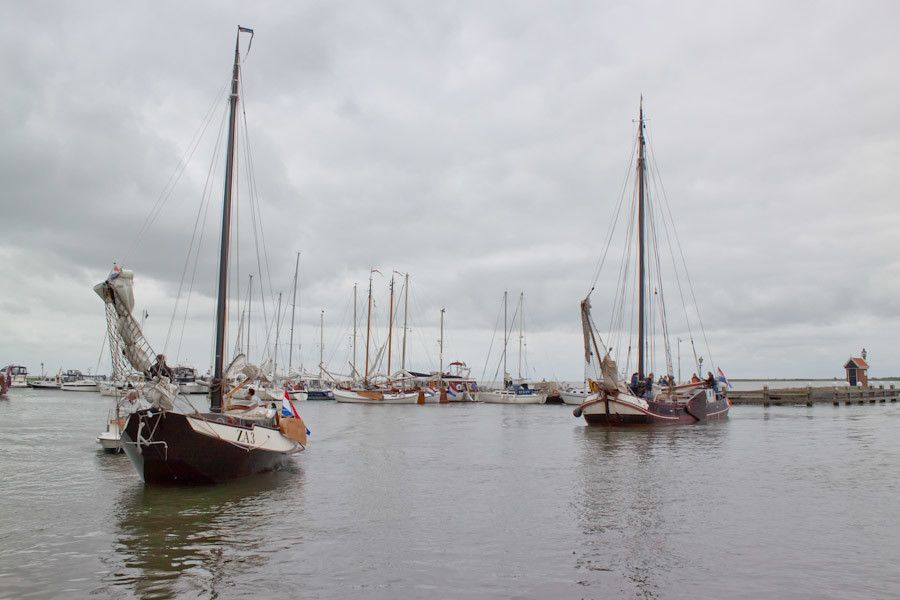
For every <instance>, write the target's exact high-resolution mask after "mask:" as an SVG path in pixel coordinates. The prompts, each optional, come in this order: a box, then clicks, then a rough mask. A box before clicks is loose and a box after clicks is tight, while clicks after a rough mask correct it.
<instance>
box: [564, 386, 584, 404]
mask: <svg viewBox="0 0 900 600" xmlns="http://www.w3.org/2000/svg"><path fill="white" fill-rule="evenodd" d="M588 395H589V394H588V393H587V392H586V391H584V390H566V391H565V392H560V393H559V397H560V398H562V401H563V403H564V404H569V405H572V406H578V405H579V404H581V403H582V402H584V401H585V400H587V397H588Z"/></svg>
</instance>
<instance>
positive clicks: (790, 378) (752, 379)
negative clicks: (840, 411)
mask: <svg viewBox="0 0 900 600" xmlns="http://www.w3.org/2000/svg"><path fill="white" fill-rule="evenodd" d="M896 379H900V375H898V376H890V377H869V381H893V380H896ZM729 381H846V380H845V379H843V378H841V379H838V378H837V377H750V378H744V379H738V378H736V377H731V378H729Z"/></svg>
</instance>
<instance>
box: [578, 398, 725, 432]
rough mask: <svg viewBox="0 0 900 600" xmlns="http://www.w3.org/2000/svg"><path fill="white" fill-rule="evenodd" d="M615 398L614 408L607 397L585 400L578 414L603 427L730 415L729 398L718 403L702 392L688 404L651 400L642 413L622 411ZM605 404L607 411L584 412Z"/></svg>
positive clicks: (716, 418)
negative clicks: (625, 412)
mask: <svg viewBox="0 0 900 600" xmlns="http://www.w3.org/2000/svg"><path fill="white" fill-rule="evenodd" d="M615 404H616V401H615V399H613V398H610V399H609V405H613V408H612V409H610V408H609V406H608V405H607V404H606V400H603V399H599V400H592V401H588V402H585V403H584V404H582V405H581V406H579V407H578V408H577V409H575V414H576V416H581V415H582V413H583V416H584V420H585V421H586V422H587V424H588V425H596V426H602V427H640V426H661V425H662V426H667V425H692V424H694V423H701V422H706V421H719V420H722V419H727V418H728V410H729V408H730V406H731V403H730V402H729V401H728V399H727V398H719V399H717V400H716V401H715V402H707V401H706V397H705V394H698V395H697V396H695V397H694V398H691V399H690V400H689V401H688V402H686V403H673V402H653V401H648V402H647V404H648V408H647V409H646V410H644V409H641V410H639V411H635V412H638V413H639V414H619V413H617V412H616V411H615V409H614V405H615ZM591 405H594V406H602V407H603V408H605V409H606V410H602V411H599V412H583V411H584V408H585V407H587V406H591Z"/></svg>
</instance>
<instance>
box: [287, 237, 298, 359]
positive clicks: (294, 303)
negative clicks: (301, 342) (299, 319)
mask: <svg viewBox="0 0 900 600" xmlns="http://www.w3.org/2000/svg"><path fill="white" fill-rule="evenodd" d="M299 274H300V253H299V252H298V253H297V262H296V264H295V265H294V298H293V299H292V300H291V343H290V348H288V368H287V373H288V376H290V374H291V365H293V359H294V311H295V310H296V309H297V275H299Z"/></svg>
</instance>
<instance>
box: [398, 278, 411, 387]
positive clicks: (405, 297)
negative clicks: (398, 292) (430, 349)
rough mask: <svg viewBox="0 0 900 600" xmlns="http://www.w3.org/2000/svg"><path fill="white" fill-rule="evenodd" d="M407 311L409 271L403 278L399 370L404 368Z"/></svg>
mask: <svg viewBox="0 0 900 600" xmlns="http://www.w3.org/2000/svg"><path fill="white" fill-rule="evenodd" d="M408 312H409V273H407V274H406V275H405V277H404V280H403V350H402V351H401V353H400V370H401V371H405V370H406V317H407V314H408Z"/></svg>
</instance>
